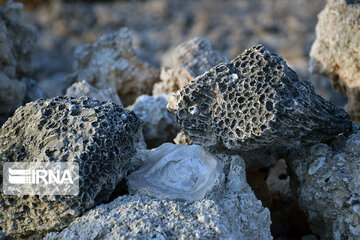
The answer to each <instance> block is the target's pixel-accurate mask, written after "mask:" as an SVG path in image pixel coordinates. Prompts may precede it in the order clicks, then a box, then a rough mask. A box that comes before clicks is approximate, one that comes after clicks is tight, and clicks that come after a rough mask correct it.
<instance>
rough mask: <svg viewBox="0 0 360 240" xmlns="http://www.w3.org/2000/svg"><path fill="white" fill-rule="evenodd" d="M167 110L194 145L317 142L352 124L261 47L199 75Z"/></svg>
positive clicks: (246, 146) (217, 146) (242, 146)
mask: <svg viewBox="0 0 360 240" xmlns="http://www.w3.org/2000/svg"><path fill="white" fill-rule="evenodd" d="M167 108H168V109H169V110H170V111H173V112H174V113H175V114H176V119H177V121H178V123H179V124H180V125H181V128H183V129H184V130H186V131H187V133H188V134H189V136H190V138H191V141H192V142H193V143H194V144H200V145H203V146H206V147H208V148H214V149H221V148H223V147H225V148H226V149H230V150H234V151H246V150H251V149H256V148H259V147H262V146H269V145H270V146H271V145H274V144H277V145H282V146H284V145H289V144H291V143H294V142H296V141H299V140H300V141H302V142H305V143H316V142H319V141H321V140H325V139H328V138H331V137H333V136H335V135H337V134H339V133H341V132H346V131H348V130H349V129H350V128H351V120H350V118H349V116H348V114H347V113H346V112H345V111H344V110H343V109H341V108H338V107H335V106H334V105H332V104H331V103H329V102H327V101H326V100H324V99H323V98H322V97H320V96H319V95H317V94H316V93H315V92H314V88H313V86H312V85H311V83H310V82H308V81H305V80H302V79H301V78H299V77H298V76H297V74H296V73H295V72H294V71H293V70H292V69H290V68H289V67H288V66H287V65H286V62H285V61H284V60H283V59H282V58H281V57H280V56H277V55H276V54H274V53H271V52H269V51H268V50H267V49H266V48H265V47H263V46H262V45H257V46H254V47H253V48H251V49H248V50H246V51H245V52H244V53H243V54H241V55H239V56H238V57H236V58H235V59H234V60H232V61H231V62H230V63H228V64H225V63H222V64H219V65H217V66H216V67H214V68H212V69H211V70H210V71H208V72H206V73H204V74H203V75H201V76H198V77H197V78H195V79H194V80H192V81H191V82H189V83H188V84H187V85H186V86H184V87H183V88H182V89H181V90H179V91H178V92H177V93H175V94H174V95H172V96H171V97H170V99H169V103H168V105H167Z"/></svg>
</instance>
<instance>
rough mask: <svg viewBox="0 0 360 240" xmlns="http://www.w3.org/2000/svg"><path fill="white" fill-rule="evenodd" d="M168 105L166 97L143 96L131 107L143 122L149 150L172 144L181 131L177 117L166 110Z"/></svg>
mask: <svg viewBox="0 0 360 240" xmlns="http://www.w3.org/2000/svg"><path fill="white" fill-rule="evenodd" d="M166 104H167V98H166V96H164V95H159V96H148V95H142V96H140V97H138V98H137V99H136V101H135V103H134V104H133V105H132V106H130V107H129V109H131V110H133V111H134V112H135V114H136V115H137V116H138V117H139V118H140V119H141V120H142V121H143V134H144V139H145V141H146V143H147V147H148V148H153V147H158V146H160V145H161V144H162V143H164V142H171V141H172V140H173V139H174V137H175V136H176V133H177V132H178V131H179V129H180V126H179V125H178V124H177V122H176V120H175V115H174V114H173V113H172V112H169V111H168V110H167V109H166Z"/></svg>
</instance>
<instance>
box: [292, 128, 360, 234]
mask: <svg viewBox="0 0 360 240" xmlns="http://www.w3.org/2000/svg"><path fill="white" fill-rule="evenodd" d="M336 145H337V146H336ZM339 146H340V147H339ZM288 164H289V167H290V169H291V177H290V181H291V182H290V184H291V186H292V188H293V189H294V191H293V192H295V193H296V195H297V196H296V197H297V199H298V201H299V204H300V207H301V208H302V209H303V210H304V212H305V213H306V214H307V217H308V221H309V223H310V227H311V229H312V231H313V232H314V233H316V234H318V235H319V236H320V237H321V239H359V238H360V223H359V221H358V219H359V217H360V210H359V202H360V181H359V175H360V131H359V130H354V132H353V133H352V134H351V135H350V136H349V137H347V138H346V137H344V136H339V137H338V139H337V140H335V142H334V143H333V144H332V145H331V146H330V145H327V144H324V143H319V144H316V145H313V146H310V147H301V148H299V149H297V150H293V151H292V153H291V155H290V156H289V159H288Z"/></svg>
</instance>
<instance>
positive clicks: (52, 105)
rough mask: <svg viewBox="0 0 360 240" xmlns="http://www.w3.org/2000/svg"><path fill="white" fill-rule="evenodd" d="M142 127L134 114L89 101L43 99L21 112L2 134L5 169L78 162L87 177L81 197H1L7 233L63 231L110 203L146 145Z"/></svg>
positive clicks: (0, 142)
mask: <svg viewBox="0 0 360 240" xmlns="http://www.w3.org/2000/svg"><path fill="white" fill-rule="evenodd" d="M140 125H141V123H140V120H139V119H138V118H137V117H136V115H135V114H134V113H132V112H130V111H128V110H126V109H123V108H121V107H120V106H118V105H116V104H113V103H111V102H103V101H97V100H91V99H89V98H87V97H82V98H78V99H75V98H69V97H57V98H53V99H48V100H41V99H40V100H37V101H34V102H31V103H28V104H27V105H25V106H23V107H20V108H19V109H17V110H16V112H15V115H14V116H13V117H12V118H10V119H8V121H6V122H5V124H4V125H3V126H2V128H1V130H0V162H1V165H2V163H3V162H20V161H21V162H38V161H45V162H49V161H51V162H58V161H67V162H78V163H79V165H80V169H79V173H80V176H81V177H82V178H81V180H80V194H79V195H78V196H56V197H55V198H52V196H42V197H39V196H5V195H3V194H2V193H1V194H0V206H1V207H0V216H1V218H0V227H1V228H2V230H3V231H4V232H5V233H7V234H9V235H13V236H16V237H18V236H19V237H26V236H29V235H31V234H33V233H39V234H40V235H42V234H44V233H46V232H49V231H58V230H61V229H63V228H64V227H66V226H67V225H68V224H69V223H70V222H71V221H72V220H73V219H74V218H75V217H77V216H78V215H80V214H82V213H83V212H84V211H85V210H86V209H89V208H91V207H93V206H96V205H97V204H99V203H101V202H102V201H106V200H107V199H108V198H109V196H110V195H111V193H112V191H113V190H114V188H115V186H116V184H118V182H119V181H120V180H121V179H122V178H123V177H124V176H125V175H126V174H127V170H128V168H129V166H130V165H131V158H132V156H133V155H134V154H135V152H136V147H137V146H136V145H137V143H138V142H139V141H140V140H141V139H140V136H141V135H140V134H141V126H140ZM1 173H2V168H1V172H0V175H1ZM0 185H1V186H2V182H1V184H0ZM28 206H31V208H29V207H28Z"/></svg>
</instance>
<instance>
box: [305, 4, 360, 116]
mask: <svg viewBox="0 0 360 240" xmlns="http://www.w3.org/2000/svg"><path fill="white" fill-rule="evenodd" d="M359 15H360V3H359V1H356V0H354V1H352V0H346V1H344V0H329V1H328V2H327V5H326V6H325V8H324V9H323V10H322V11H321V12H320V14H319V17H318V23H317V25H316V41H315V42H314V43H313V45H312V48H311V52H310V56H311V59H310V69H311V71H312V72H316V73H320V74H323V75H325V76H327V77H329V78H330V79H331V82H332V85H333V87H334V88H335V89H336V90H337V91H339V92H340V93H342V94H343V95H344V96H345V97H346V98H347V99H348V104H347V106H346V110H347V111H348V112H349V113H350V116H351V118H352V119H353V120H354V121H357V122H358V123H359V122H360V80H359V79H360V55H359V39H360V29H359V23H358V20H359Z"/></svg>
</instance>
